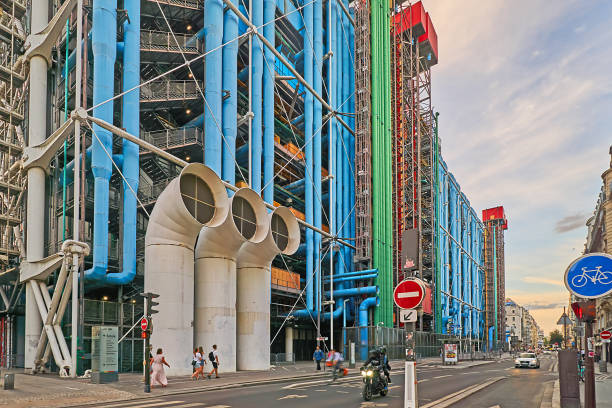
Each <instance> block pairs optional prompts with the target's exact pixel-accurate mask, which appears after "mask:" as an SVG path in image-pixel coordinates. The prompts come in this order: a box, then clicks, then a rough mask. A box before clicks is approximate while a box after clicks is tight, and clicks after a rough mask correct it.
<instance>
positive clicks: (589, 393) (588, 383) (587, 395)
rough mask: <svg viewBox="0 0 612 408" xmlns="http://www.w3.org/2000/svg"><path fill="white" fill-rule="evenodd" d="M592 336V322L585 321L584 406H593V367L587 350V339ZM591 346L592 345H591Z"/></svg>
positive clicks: (586, 407)
mask: <svg viewBox="0 0 612 408" xmlns="http://www.w3.org/2000/svg"><path fill="white" fill-rule="evenodd" d="M591 337H593V323H591V322H587V323H585V328H584V357H585V359H586V360H585V367H584V408H595V367H594V364H593V357H591V354H590V352H589V351H590V350H589V339H590V338H591ZM591 347H593V346H591Z"/></svg>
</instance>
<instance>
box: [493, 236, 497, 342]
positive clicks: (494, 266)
mask: <svg viewBox="0 0 612 408" xmlns="http://www.w3.org/2000/svg"><path fill="white" fill-rule="evenodd" d="M495 235H496V231H495V225H493V287H494V288H495V295H494V297H495V309H494V314H495V346H496V347H497V250H496V248H495Z"/></svg>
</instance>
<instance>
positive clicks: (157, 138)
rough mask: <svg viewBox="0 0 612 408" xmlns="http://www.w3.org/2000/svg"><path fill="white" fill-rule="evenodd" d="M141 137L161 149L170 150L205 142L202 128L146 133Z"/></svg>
mask: <svg viewBox="0 0 612 408" xmlns="http://www.w3.org/2000/svg"><path fill="white" fill-rule="evenodd" d="M141 137H142V139H143V140H146V141H147V142H149V143H151V144H152V145H154V146H156V147H159V148H160V149H169V148H171V147H176V146H184V145H186V144H191V143H200V144H201V143H203V141H204V134H203V132H202V129H200V128H177V129H165V130H159V131H154V132H144V133H143V134H142V135H141Z"/></svg>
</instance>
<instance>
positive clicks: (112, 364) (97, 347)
mask: <svg viewBox="0 0 612 408" xmlns="http://www.w3.org/2000/svg"><path fill="white" fill-rule="evenodd" d="M91 369H92V370H93V371H98V372H102V373H108V372H117V371H119V328H118V327H117V326H93V327H92V328H91Z"/></svg>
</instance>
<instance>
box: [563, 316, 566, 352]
mask: <svg viewBox="0 0 612 408" xmlns="http://www.w3.org/2000/svg"><path fill="white" fill-rule="evenodd" d="M563 316H567V315H566V314H565V306H563ZM563 345H564V348H567V319H563Z"/></svg>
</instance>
